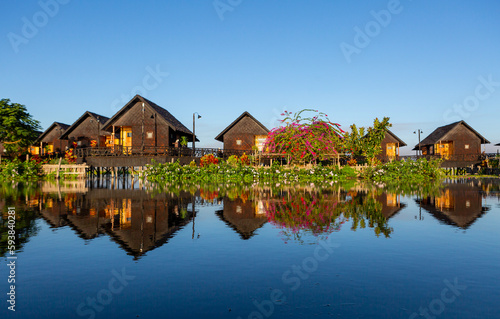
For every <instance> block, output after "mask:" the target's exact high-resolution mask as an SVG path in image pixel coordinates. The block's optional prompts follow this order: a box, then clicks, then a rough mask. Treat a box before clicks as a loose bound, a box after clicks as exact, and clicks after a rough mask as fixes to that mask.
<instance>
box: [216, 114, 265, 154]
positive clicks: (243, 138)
mask: <svg viewBox="0 0 500 319" xmlns="http://www.w3.org/2000/svg"><path fill="white" fill-rule="evenodd" d="M267 133H269V130H268V129H267V128H266V127H265V126H264V125H263V124H262V123H260V122H259V121H257V120H256V119H255V118H254V117H253V116H252V115H251V114H250V113H248V112H246V111H245V112H243V114H241V115H240V116H239V117H238V118H237V119H236V120H234V122H233V123H231V124H229V126H228V127H226V128H225V129H224V130H223V131H222V132H220V133H219V135H217V137H215V139H216V140H217V141H220V142H222V143H224V149H225V150H252V148H253V147H254V146H256V147H257V149H258V150H259V151H263V145H264V142H265V140H266V137H267Z"/></svg>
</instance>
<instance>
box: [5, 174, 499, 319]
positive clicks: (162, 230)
mask: <svg viewBox="0 0 500 319" xmlns="http://www.w3.org/2000/svg"><path fill="white" fill-rule="evenodd" d="M51 187H52V188H51ZM53 187H54V186H53V185H52V186H50V185H45V186H44V188H43V190H44V191H46V192H45V193H44V192H40V191H39V190H36V189H35V190H33V191H31V192H28V193H27V194H23V193H16V192H10V193H5V190H4V191H3V192H4V193H3V196H2V197H1V199H0V205H1V207H2V210H4V207H5V206H6V205H10V204H12V203H13V202H15V203H16V204H15V205H16V207H17V208H18V213H19V214H24V215H23V216H25V217H26V220H24V224H22V226H26V228H25V229H26V230H27V231H26V232H25V234H24V236H25V237H26V238H25V242H23V243H21V244H20V245H18V247H19V248H21V249H22V252H20V253H19V265H20V266H19V268H18V276H19V277H18V278H19V282H18V293H19V299H18V309H19V311H18V312H17V313H16V315H17V317H19V318H35V317H36V318H73V317H78V315H77V314H76V312H75V311H76V308H77V306H78V305H79V304H80V303H81V302H82V301H84V300H86V298H87V297H95V296H96V294H97V293H98V292H99V291H100V290H101V289H103V288H105V287H106V285H107V283H108V281H109V280H110V278H112V273H111V272H112V270H118V271H121V269H122V268H123V267H125V268H126V271H127V273H130V274H131V275H134V276H136V279H134V280H132V281H131V282H130V284H129V285H128V286H127V287H126V288H125V289H124V290H123V292H122V293H120V294H119V295H116V296H114V297H113V301H112V303H111V304H110V305H108V306H106V307H104V309H103V310H102V312H100V313H98V317H97V318H100V317H102V318H104V317H110V318H114V317H120V318H124V317H126V315H129V316H130V315H132V316H133V317H136V316H137V315H140V317H141V318H156V317H161V316H163V315H165V314H168V317H172V318H192V317H194V316H199V317H202V318H207V317H213V318H236V317H238V316H241V317H243V318H247V317H248V315H249V314H250V313H251V312H252V311H255V310H256V306H255V305H254V301H255V300H257V301H259V302H260V301H263V300H266V298H269V293H270V289H271V288H273V289H281V290H282V291H283V292H284V294H285V297H286V302H285V303H284V304H283V305H280V306H276V307H275V313H274V314H273V316H272V317H273V318H295V317H297V318H301V317H311V316H314V315H318V316H320V317H331V316H334V317H335V315H338V316H340V317H368V318H407V317H409V316H410V315H411V313H412V312H414V311H418V309H419V308H420V307H427V306H428V305H429V303H430V302H431V301H432V300H433V299H434V298H439V294H440V292H441V290H442V289H443V288H444V287H445V286H444V283H443V280H445V279H448V280H451V281H452V280H453V279H454V278H458V280H459V282H460V283H463V284H465V285H467V286H468V288H467V289H466V290H465V291H464V292H463V296H461V297H458V298H457V301H456V302H454V303H452V304H449V305H448V304H447V305H446V310H445V311H444V312H443V313H442V314H440V316H439V317H440V318H471V317H484V318H493V317H494V316H495V315H496V312H492V311H493V310H494V309H495V307H496V303H497V301H498V298H497V296H498V294H497V291H496V289H497V287H498V285H499V284H500V282H499V278H500V271H499V270H498V267H494V266H493V265H498V264H499V262H500V257H499V254H498V251H500V250H499V248H500V244H499V243H500V241H499V237H498V227H499V226H500V217H499V216H500V204H499V203H500V202H499V197H498V194H499V193H498V184H492V185H485V184H484V183H481V184H479V183H477V182H474V183H468V184H452V185H449V186H448V187H445V188H444V189H442V190H438V191H436V192H434V193H432V194H419V195H398V194H397V193H392V192H384V191H382V190H381V189H379V188H370V187H364V186H363V187H362V186H360V185H358V186H353V187H350V189H338V188H335V187H333V188H329V189H325V190H321V191H319V190H317V189H313V188H309V189H307V188H305V189H300V188H298V189H279V188H264V187H261V188H258V187H256V188H247V189H235V188H229V189H217V188H215V187H213V186H211V187H206V188H202V189H198V190H194V191H193V190H191V191H180V192H179V191H177V192H176V193H175V194H174V193H173V192H170V191H165V192H149V191H144V190H141V189H140V185H138V184H136V185H134V188H135V189H134V190H132V189H130V185H126V187H121V186H120V187H119V188H123V189H114V190H110V189H99V188H90V187H85V185H83V187H82V185H79V184H78V183H77V182H74V183H73V185H69V187H70V188H71V189H73V190H77V193H65V191H68V190H70V189H64V187H63V188H53ZM58 190H61V192H60V194H59V192H58ZM47 192H50V193H47ZM193 200H194V210H195V211H196V213H195V214H193ZM313 201H314V204H313ZM278 203H279V205H278ZM23 205H28V206H31V207H32V208H33V209H34V210H35V211H37V212H38V213H37V214H33V215H29V214H28V213H26V214H25V213H23V209H22V206H23ZM317 205H326V207H329V210H328V211H322V212H321V213H322V214H323V215H325V216H330V217H332V220H333V221H334V223H338V222H341V221H345V222H344V223H343V224H341V225H340V226H339V227H336V228H334V230H332V228H330V229H329V230H328V231H325V232H323V233H322V232H320V231H318V230H320V229H323V228H324V227H326V226H328V223H324V224H321V221H320V220H319V219H317V218H315V217H317V216H315V215H314V214H315V213H314V209H316V208H317ZM270 207H275V208H276V207H278V208H279V209H287V208H295V209H296V211H294V212H293V213H292V217H297V216H296V215H297V214H302V215H301V216H300V218H297V219H287V218H288V217H287V216H288V215H287V212H286V210H285V211H283V210H278V211H275V212H277V214H275V215H274V216H272V215H271V214H270V213H269V212H270ZM303 208H306V209H305V211H303V210H302V209H303ZM307 209H312V210H311V212H310V214H309V215H308V214H307V213H305V212H306V211H307ZM348 214H350V215H349V216H348ZM273 218H274V219H273ZM362 219H363V220H364V225H365V227H364V228H362V227H361V224H362V223H361V220H362ZM370 219H371V220H375V219H376V220H377V221H379V222H380V223H383V224H384V223H385V224H384V225H386V226H387V228H388V229H390V230H391V231H390V234H389V236H388V237H386V236H384V235H383V234H381V235H379V236H378V237H377V236H376V232H375V226H376V224H374V225H373V226H374V227H370ZM355 220H357V228H356V229H355V231H354V230H353V224H354V221H355ZM295 222H297V223H295ZM287 225H292V226H294V227H298V229H299V230H298V232H297V233H296V234H298V235H300V236H299V237H297V236H294V235H293V234H291V232H290V231H291V230H292V228H287ZM20 226H21V225H20ZM322 227H323V228H322ZM327 238H328V240H332V241H333V242H335V243H337V244H339V245H340V246H339V247H337V248H334V249H333V254H332V255H331V256H330V257H329V258H328V259H326V260H325V261H321V262H319V263H318V266H317V269H316V270H315V271H314V272H312V273H310V274H308V279H304V280H301V286H300V288H298V289H297V290H296V291H291V289H290V288H291V285H290V284H289V283H287V282H286V281H283V280H282V276H283V274H284V273H285V272H286V271H287V270H290V269H292V268H291V267H292V266H294V265H299V266H300V265H302V263H303V261H304V260H307V258H308V257H311V256H314V250H315V249H316V248H317V247H319V246H320V245H318V241H319V240H327ZM3 260H4V261H5V258H3ZM2 265H4V266H2V267H0V278H6V276H7V271H6V268H5V264H4V263H3V262H2ZM293 276H297V275H295V274H293V273H292V274H290V275H289V279H290V278H294V277H293ZM4 286H5V285H2V286H0V287H4ZM229 308H231V311H229ZM5 312H6V309H5V307H2V309H0V313H1V314H2V318H3V317H4V316H5V314H4V313H5ZM493 313H495V315H493Z"/></svg>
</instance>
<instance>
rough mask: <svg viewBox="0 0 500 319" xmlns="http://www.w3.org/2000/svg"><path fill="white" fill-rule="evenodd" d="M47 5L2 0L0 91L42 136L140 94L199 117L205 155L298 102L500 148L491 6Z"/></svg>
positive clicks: (349, 117) (405, 134) (497, 30)
mask: <svg viewBox="0 0 500 319" xmlns="http://www.w3.org/2000/svg"><path fill="white" fill-rule="evenodd" d="M55 1H56V0H53V1H51V0H42V1H41V3H47V5H41V4H40V3H39V2H37V1H28V0H26V1H20V0H19V1H2V3H1V4H0V6H1V9H2V12H3V13H4V14H3V16H2V20H1V22H0V26H1V31H2V32H1V33H2V41H0V57H1V66H0V74H1V75H2V76H1V77H0V97H1V98H9V99H11V100H12V101H13V102H18V103H22V104H25V105H26V106H27V107H28V109H29V111H30V112H31V113H32V114H33V115H34V117H35V118H37V119H38V120H40V121H41V123H42V125H43V128H44V129H45V128H47V127H48V126H49V125H50V124H51V123H52V122H53V121H60V122H65V123H68V124H72V123H73V122H74V121H75V120H76V119H77V118H78V117H79V116H80V115H81V114H83V112H85V111H86V110H89V111H93V112H97V113H100V114H102V115H106V116H111V115H113V114H114V113H115V112H116V110H118V109H119V108H120V107H121V106H123V105H124V104H125V102H126V101H128V100H129V99H130V98H131V97H132V96H133V95H134V94H135V93H137V92H139V93H141V94H144V96H145V97H146V98H148V99H150V100H152V101H154V102H156V103H157V104H159V105H160V106H163V107H164V108H166V109H168V110H169V111H170V112H171V113H172V114H173V115H174V116H176V117H177V118H178V119H179V120H180V121H181V122H183V123H184V124H185V125H186V126H187V127H189V128H191V123H192V114H193V112H198V113H200V114H201V115H202V116H203V117H202V118H201V119H200V120H199V121H198V122H197V128H196V132H197V135H198V136H199V138H200V140H201V142H200V146H205V147H212V146H216V147H218V146H220V145H221V144H220V143H219V142H217V141H215V140H214V137H215V136H216V135H217V134H218V133H219V132H220V131H222V130H223V129H224V128H225V127H226V126H227V125H228V124H229V123H231V122H232V121H233V120H234V119H235V118H236V117H237V116H239V115H240V114H241V113H242V112H243V111H249V112H250V113H251V114H253V115H254V116H255V117H256V118H257V119H259V120H260V121H261V122H262V123H263V124H264V125H266V126H268V128H271V127H272V126H274V125H276V124H277V123H276V120H277V118H278V117H279V114H280V113H281V112H282V111H283V110H290V111H298V110H300V109H303V108H315V109H318V110H321V111H323V112H326V113H327V114H328V115H329V116H330V118H331V119H332V120H334V121H336V122H339V123H340V124H342V126H343V127H344V128H348V127H349V125H350V124H352V123H356V124H357V125H358V126H367V125H370V124H371V122H372V120H373V118H375V117H383V116H389V117H390V118H391V122H392V123H393V125H394V126H393V128H392V131H393V132H394V133H396V134H397V135H398V136H399V137H401V138H402V139H403V140H404V141H405V142H406V143H407V144H409V145H411V146H413V145H415V144H416V143H417V142H418V141H417V137H416V135H414V134H413V131H415V130H416V129H418V128H421V129H422V130H423V131H424V134H423V135H424V136H423V137H425V136H426V135H427V134H429V133H430V132H431V131H432V130H433V129H434V128H436V127H437V126H441V125H445V124H448V123H450V122H453V121H456V120H459V119H463V120H465V121H467V122H468V123H469V124H470V125H472V126H473V127H474V128H476V129H477V130H478V131H479V132H480V133H481V134H483V135H484V136H485V137H486V138H487V139H489V140H490V141H491V142H493V144H495V143H498V142H500V125H499V124H498V122H499V113H500V111H499V106H500V83H498V82H500V19H499V17H500V2H499V1H495V0H490V1H461V2H459V1H431V0H418V1H415V0H414V1H410V0H401V1H400V2H399V4H397V3H398V2H397V1H392V0H391V1H386V0H382V1H379V0H376V1H375V0H372V1H347V0H342V1H327V0H322V1H319V0H318V1H307V2H306V1H286V2H285V1H270V0H266V1H264V0H252V1H250V0H242V1H238V0H220V1H218V2H214V1H80V0H71V1H68V0H64V1H63V0H60V2H67V3H65V4H58V7H57V8H56V7H55V6H54V3H58V2H55ZM214 3H216V4H218V8H217V9H216V7H215V6H214ZM231 3H232V4H231ZM44 7H45V11H44ZM218 10H219V11H218ZM381 10H386V11H384V13H385V14H384V13H380V11H381ZM372 11H373V12H376V13H378V14H375V16H377V15H378V20H380V22H378V21H377V18H376V17H375V16H374V15H373V14H372ZM45 12H48V13H45ZM387 13H388V14H387ZM31 24H33V25H32V27H31V28H30V25H31ZM356 28H359V29H356ZM356 30H361V31H362V32H363V35H360V34H359V32H357V31H356ZM367 33H368V35H367ZM355 40H356V41H355ZM367 40H368V41H367ZM346 48H348V49H349V50H351V51H349V52H351V54H349V53H345V52H344V51H346ZM16 51H17V52H16ZM346 57H347V59H346ZM348 60H350V62H348ZM157 68H158V69H159V71H160V74H159V75H157V76H156V79H155V78H154V77H147V75H148V74H150V73H151V72H152V71H151V70H155V69H157ZM153 73H154V72H153ZM166 73H168V76H167V75H166ZM145 78H146V79H147V82H146V83H145V84H144V83H143V80H144V79H145ZM480 78H482V79H483V80H480ZM488 81H489V82H490V84H489V85H484V84H483V82H488ZM491 82H493V83H491ZM137 90H139V91H137ZM141 91H142V92H141ZM464 102H465V103H466V104H468V106H467V108H468V109H467V108H465V107H464V108H463V109H461V110H460V111H456V110H455V109H453V107H454V105H455V104H464ZM410 149H411V148H410V147H407V148H405V151H404V153H409V152H410ZM496 149H497V148H495V147H492V146H490V147H488V148H487V150H494V151H496Z"/></svg>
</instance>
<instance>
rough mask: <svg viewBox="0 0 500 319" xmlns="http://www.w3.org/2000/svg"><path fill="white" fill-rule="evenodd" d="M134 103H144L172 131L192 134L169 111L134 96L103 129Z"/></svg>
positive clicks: (138, 96)
mask: <svg viewBox="0 0 500 319" xmlns="http://www.w3.org/2000/svg"><path fill="white" fill-rule="evenodd" d="M136 101H141V102H144V104H145V105H146V106H148V107H150V108H151V109H152V110H153V111H154V112H155V113H157V114H158V115H160V117H161V118H163V120H164V121H165V122H167V124H168V125H169V126H171V127H172V128H173V129H174V130H176V131H180V132H183V133H186V134H191V135H192V134H193V132H191V131H190V130H189V129H188V128H187V127H186V126H184V124H182V123H181V122H180V121H179V120H178V119H176V118H175V116H173V115H172V114H170V112H169V111H167V110H165V109H164V108H162V107H161V106H159V105H158V104H156V103H154V102H152V101H150V100H148V99H146V98H144V97H142V96H140V95H138V94H137V95H136V96H134V97H133V98H132V99H131V100H130V101H129V102H128V103H127V104H125V106H124V107H122V108H121V109H120V110H119V111H118V112H116V114H115V115H113V116H112V117H111V118H110V119H109V120H108V121H107V122H106V124H104V126H103V129H105V130H106V129H108V128H109V127H110V126H111V125H113V123H114V122H116V121H117V120H118V119H119V118H120V117H121V116H122V115H123V114H124V113H125V112H126V111H128V110H129V109H130V108H132V106H134V104H135V102H136Z"/></svg>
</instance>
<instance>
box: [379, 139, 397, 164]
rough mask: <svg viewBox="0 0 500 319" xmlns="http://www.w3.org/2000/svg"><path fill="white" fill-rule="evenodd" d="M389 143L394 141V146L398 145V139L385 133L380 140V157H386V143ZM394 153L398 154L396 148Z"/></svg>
mask: <svg viewBox="0 0 500 319" xmlns="http://www.w3.org/2000/svg"><path fill="white" fill-rule="evenodd" d="M389 143H395V144H396V147H398V146H399V141H398V140H397V139H395V138H394V136H392V135H391V134H389V133H385V137H384V139H383V140H382V153H380V155H379V157H382V158H385V157H387V144H389ZM396 155H398V153H397V149H396Z"/></svg>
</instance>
